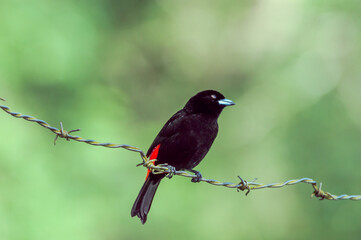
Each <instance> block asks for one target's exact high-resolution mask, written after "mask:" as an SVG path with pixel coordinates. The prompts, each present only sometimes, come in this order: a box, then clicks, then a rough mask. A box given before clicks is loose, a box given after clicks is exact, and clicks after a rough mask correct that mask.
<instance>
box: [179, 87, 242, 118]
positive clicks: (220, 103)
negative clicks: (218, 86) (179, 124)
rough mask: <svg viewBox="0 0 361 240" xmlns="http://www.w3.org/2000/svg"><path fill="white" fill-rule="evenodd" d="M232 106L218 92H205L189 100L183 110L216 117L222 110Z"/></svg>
mask: <svg viewBox="0 0 361 240" xmlns="http://www.w3.org/2000/svg"><path fill="white" fill-rule="evenodd" d="M232 105H235V103H234V102H232V101H231V100H229V99H226V98H225V97H224V96H223V95H222V94H221V93H220V92H217V91H215V90H206V91H202V92H199V93H197V94H196V95H195V96H193V97H192V98H191V99H189V101H188V102H187V104H186V105H185V106H184V109H185V110H186V111H187V112H190V113H206V114H210V115H215V116H217V117H218V116H219V114H220V113H221V112H222V110H223V108H225V107H227V106H232Z"/></svg>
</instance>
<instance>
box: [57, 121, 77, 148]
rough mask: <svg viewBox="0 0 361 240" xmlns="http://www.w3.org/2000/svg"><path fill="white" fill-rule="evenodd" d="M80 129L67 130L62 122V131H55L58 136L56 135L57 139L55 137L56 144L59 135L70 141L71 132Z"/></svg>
mask: <svg viewBox="0 0 361 240" xmlns="http://www.w3.org/2000/svg"><path fill="white" fill-rule="evenodd" d="M78 131H80V128H77V129H74V130H70V131H69V132H68V131H65V130H64V128H63V123H62V122H60V131H59V132H56V133H55V134H56V136H55V139H54V145H56V140H58V137H61V138H65V139H66V140H67V141H70V135H69V134H70V133H72V132H78Z"/></svg>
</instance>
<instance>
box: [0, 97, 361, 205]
mask: <svg viewBox="0 0 361 240" xmlns="http://www.w3.org/2000/svg"><path fill="white" fill-rule="evenodd" d="M0 100H3V101H5V99H3V98H1V97H0ZM0 108H1V109H2V110H3V111H5V112H6V113H8V114H10V115H11V116H13V117H16V118H22V119H25V120H26V121H30V122H35V123H37V124H39V125H40V126H42V127H44V128H46V129H49V130H50V131H52V132H53V133H54V134H56V136H55V139H54V145H55V143H56V140H57V139H58V138H59V137H60V138H65V139H66V140H67V141H69V140H74V141H77V142H83V143H87V144H89V145H93V146H102V147H107V148H123V149H126V150H128V151H132V152H137V153H139V154H140V157H141V158H142V163H140V164H138V165H137V166H140V165H142V166H144V167H146V168H148V169H150V170H151V171H152V173H153V174H165V173H167V177H168V178H172V177H173V176H174V175H178V176H182V177H187V178H195V177H197V176H196V175H194V174H189V173H187V172H185V171H176V169H175V168H174V167H173V166H170V165H168V164H159V165H155V162H156V159H155V160H149V159H148V158H147V156H146V154H145V153H144V152H143V151H142V150H141V149H140V148H137V147H133V146H130V145H126V144H115V143H101V142H97V141H95V140H91V139H84V138H82V137H79V136H73V135H70V133H72V132H77V131H80V129H75V130H71V131H69V132H67V131H65V130H64V128H63V123H62V122H60V129H57V128H55V127H52V126H50V125H49V124H48V123H47V122H45V121H43V120H40V119H37V118H35V117H32V116H29V115H23V114H21V113H18V112H12V111H10V108H9V107H7V106H4V105H0ZM238 178H239V179H240V180H241V182H240V183H231V182H220V181H217V180H213V179H205V178H201V179H200V182H206V183H209V184H212V185H215V186H223V187H227V188H236V189H237V190H238V191H245V190H247V192H246V196H247V195H248V194H249V193H250V191H251V190H256V189H264V188H281V187H284V186H290V185H295V184H298V183H306V184H311V185H312V187H313V189H314V191H313V193H312V194H311V197H313V196H315V197H317V198H319V199H320V200H324V199H327V200H354V201H358V200H361V195H346V194H342V195H339V196H337V195H332V194H331V193H329V192H325V191H323V190H322V183H320V187H318V186H317V182H316V181H315V180H313V179H311V178H301V179H292V180H288V181H285V182H283V183H271V184H262V183H256V182H255V181H256V179H254V180H253V181H252V182H247V181H246V180H244V179H242V178H241V177H240V176H238Z"/></svg>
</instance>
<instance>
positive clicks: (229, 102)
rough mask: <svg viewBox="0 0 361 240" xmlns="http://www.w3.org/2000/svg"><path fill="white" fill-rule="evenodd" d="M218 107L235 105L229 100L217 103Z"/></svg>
mask: <svg viewBox="0 0 361 240" xmlns="http://www.w3.org/2000/svg"><path fill="white" fill-rule="evenodd" d="M218 103H219V105H223V106H232V105H235V103H234V102H233V101H231V100H229V99H226V98H225V99H221V100H219V101H218Z"/></svg>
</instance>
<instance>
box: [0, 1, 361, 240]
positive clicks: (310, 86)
mask: <svg viewBox="0 0 361 240" xmlns="http://www.w3.org/2000/svg"><path fill="white" fill-rule="evenodd" d="M360 9H361V2H360V1H357V0H350V1H338V0H329V1H321V0H313V1H311V0H292V1H291V0H289V1H286V0H284V1H277V0H264V1H249V0H246V1H234V0H224V1H204V0H200V1H176V0H157V1H134V0H122V1H114V0H105V1H99V0H91V1H84V0H80V1H71V0H64V1H44V0H31V1H30V2H29V1H28V2H25V1H22V0H2V1H1V2H0V96H1V97H4V98H6V99H7V100H8V101H7V102H6V103H5V104H6V105H8V106H10V107H11V108H12V109H13V110H15V111H20V112H22V113H24V114H30V115H34V116H36V117H38V118H40V119H44V120H45V121H47V122H48V123H50V124H52V125H57V124H58V122H59V121H62V122H63V123H64V126H65V128H66V129H68V130H70V129H74V128H78V127H79V128H82V132H80V133H79V134H80V135H81V136H83V137H86V138H94V139H96V140H99V141H105V142H107V141H110V142H115V143H124V144H131V145H134V146H138V147H141V148H143V149H144V150H147V147H148V146H149V144H150V143H151V141H152V140H153V138H154V136H155V135H156V134H157V132H158V131H159V129H160V128H161V126H162V125H163V124H164V122H165V121H166V120H167V119H168V118H169V117H170V116H171V115H172V114H173V113H174V112H175V111H177V110H178V109H179V108H180V107H182V106H183V105H184V103H185V101H186V100H187V99H188V98H189V97H190V96H192V95H193V94H195V93H196V92H198V91H200V90H204V89H216V90H219V91H221V92H222V93H223V94H224V95H225V96H226V97H228V98H230V99H232V100H233V101H234V102H236V104H237V105H236V106H234V107H232V108H229V109H226V110H225V111H224V113H223V114H222V116H221V118H220V119H219V124H220V132H219V135H218V138H217V139H216V142H215V143H214V145H213V148H212V150H211V151H210V152H209V154H208V155H207V157H206V159H205V160H204V161H203V162H202V163H201V164H200V165H199V166H198V167H197V170H200V171H201V172H202V174H203V175H204V176H205V177H207V178H215V179H218V180H224V181H237V178H236V176H237V175H241V176H242V177H243V178H245V179H248V180H252V179H253V178H255V177H257V178H258V181H259V182H262V183H270V182H281V181H284V180H288V179H293V178H301V177H311V178H313V179H315V180H317V181H321V182H323V188H324V189H325V190H326V191H330V192H331V193H333V194H342V193H347V194H360V193H361V187H360V182H361V175H360V174H359V169H360V167H361V161H360V158H361V148H360V147H359V145H360V143H361V133H360V127H361V108H360V102H361V94H360V93H359V89H360V88H361V80H360V79H361V70H360V65H361V58H360V56H361V45H360V42H361V32H360V29H361V14H360V11H359V10H360ZM0 115H1V116H0V124H1V127H0V239H4V240H8V239H9V240H13V239H29V240H32V239H34V240H35V239H36V240H40V239H52V240H56V239H69V240H70V239H76V240H82V239H87V240H89V239H145V238H147V239H149V238H152V239H153V238H154V239H155V238H156V239H186V238H187V239H241V238H242V239H243V238H244V239H289V238H290V236H292V238H293V239H316V238H321V239H324V238H327V239H340V238H342V239H344V238H349V239H355V238H358V237H359V236H360V234H361V223H360V221H359V218H360V217H359V216H360V215H361V208H360V206H359V204H361V203H360V202H351V201H338V202H334V201H317V200H315V199H313V200H311V199H309V195H310V193H311V192H312V189H311V188H310V186H307V185H302V184H300V185H297V186H293V187H285V188H282V189H274V190H257V191H254V192H251V194H250V195H248V196H247V197H245V196H244V195H243V194H240V193H237V192H236V191H232V190H229V189H223V188H217V187H214V186H210V185H207V184H203V183H200V184H192V183H190V181H189V179H184V178H180V177H174V178H173V179H171V180H165V181H163V182H162V184H161V186H160V188H159V191H158V192H157V195H156V198H155V201H154V203H153V206H152V210H151V212H150V215H149V220H148V222H147V223H146V225H144V226H142V225H141V224H140V222H139V220H138V219H135V218H130V209H131V206H132V203H133V201H134V199H135V198H136V196H137V194H138V191H139V189H140V187H141V185H142V182H143V180H144V176H145V170H144V169H142V168H135V165H136V164H137V163H139V161H140V158H139V156H138V155H137V154H135V153H132V152H128V151H126V150H121V149H115V150H114V149H104V148H100V147H92V146H88V145H86V144H80V143H75V142H66V141H64V140H60V141H58V144H57V145H56V147H54V146H53V145H52V141H53V137H54V136H53V135H52V134H51V133H50V132H49V131H47V130H45V129H42V128H41V127H39V126H38V125H36V124H32V123H29V122H25V121H23V120H17V119H15V118H12V117H11V116H9V115H7V114H5V113H0Z"/></svg>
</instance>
